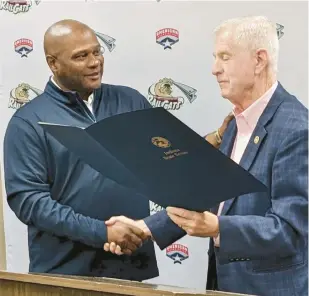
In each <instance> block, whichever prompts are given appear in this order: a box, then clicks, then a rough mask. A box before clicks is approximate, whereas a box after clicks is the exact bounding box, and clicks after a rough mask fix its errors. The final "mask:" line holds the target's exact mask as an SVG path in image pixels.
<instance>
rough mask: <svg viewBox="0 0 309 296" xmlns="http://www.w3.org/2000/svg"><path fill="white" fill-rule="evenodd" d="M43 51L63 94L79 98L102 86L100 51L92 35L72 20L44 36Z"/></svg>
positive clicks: (55, 26)
mask: <svg viewBox="0 0 309 296" xmlns="http://www.w3.org/2000/svg"><path fill="white" fill-rule="evenodd" d="M44 51H45V56H46V61H47V63H48V65H49V68H50V69H51V71H52V72H53V74H54V79H55V81H56V82H57V84H58V85H59V86H60V87H61V88H62V89H63V90H71V91H77V92H78V93H79V94H80V95H81V97H82V98H88V96H89V94H90V93H91V92H92V91H93V90H94V89H96V88H98V87H100V86H101V78H102V75H103V64H104V57H103V49H102V46H101V45H100V43H99V41H98V38H97V36H96V34H95V32H94V31H93V30H92V29H91V28H89V27H88V26H87V25H85V24H83V23H81V22H78V21H75V20H69V19H68V20H61V21H59V22H57V23H55V24H53V25H52V26H50V27H49V28H48V29H47V31H46V33H45V35H44Z"/></svg>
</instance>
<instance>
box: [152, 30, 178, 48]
mask: <svg viewBox="0 0 309 296" xmlns="http://www.w3.org/2000/svg"><path fill="white" fill-rule="evenodd" d="M156 41H157V43H158V44H161V45H162V46H163V47H164V49H167V48H168V49H172V46H173V45H174V44H175V43H176V42H178V41H179V32H178V30H176V29H172V28H164V29H161V30H159V31H157V32H156Z"/></svg>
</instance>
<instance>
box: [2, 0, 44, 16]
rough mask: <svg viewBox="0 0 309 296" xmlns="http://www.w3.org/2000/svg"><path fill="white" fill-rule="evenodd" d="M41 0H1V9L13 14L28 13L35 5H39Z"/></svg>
mask: <svg viewBox="0 0 309 296" xmlns="http://www.w3.org/2000/svg"><path fill="white" fill-rule="evenodd" d="M40 2H41V0H35V1H33V0H32V1H31V0H10V1H0V10H6V11H9V12H12V13H13V14H18V13H26V12H28V11H29V10H30V8H31V7H32V6H33V5H34V3H35V4H36V5H39V4H40Z"/></svg>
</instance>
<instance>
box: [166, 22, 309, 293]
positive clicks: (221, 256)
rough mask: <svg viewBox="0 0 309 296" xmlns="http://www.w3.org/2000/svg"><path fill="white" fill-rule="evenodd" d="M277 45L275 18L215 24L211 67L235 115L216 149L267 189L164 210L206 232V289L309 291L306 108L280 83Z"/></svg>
mask: <svg viewBox="0 0 309 296" xmlns="http://www.w3.org/2000/svg"><path fill="white" fill-rule="evenodd" d="M278 49H279V44H278V39H277V35H276V27H275V24H272V23H270V22H269V21H268V20H267V19H266V18H264V17H248V18H240V19H232V20H228V21H226V22H224V23H223V24H221V25H220V26H219V27H218V28H217V30H216V42H215V52H214V57H215V60H214V66H213V74H214V75H215V76H216V77H217V80H218V83H219V85H220V88H221V93H222V96H223V97H224V98H226V99H228V100H229V101H230V102H231V103H232V104H233V105H234V110H233V112H234V115H235V119H234V120H233V121H232V122H231V123H230V124H229V127H228V128H227V130H226V131H225V134H224V137H223V140H222V143H221V146H220V150H221V151H222V152H223V153H224V154H226V155H229V156H230V157H231V158H232V159H233V160H234V161H235V162H237V163H239V164H240V165H241V166H242V167H244V168H245V169H246V170H248V171H250V172H251V174H253V175H254V176H255V177H256V178H258V179H259V180H261V181H262V182H263V183H264V184H265V185H267V187H268V188H269V192H268V193H267V194H264V193H254V194H247V195H244V196H239V197H235V198H233V199H231V200H228V201H226V202H224V203H221V204H220V205H219V206H218V207H217V208H215V209H212V212H213V213H210V212H204V213H202V214H201V213H195V212H189V211H186V210H184V209H175V208H168V209H167V212H168V215H169V217H170V218H171V219H172V220H173V221H174V222H175V223H176V224H178V225H179V226H181V227H182V228H183V229H184V230H185V231H186V232H187V233H188V234H189V235H193V236H204V237H211V240H210V250H209V271H208V281H207V283H208V288H209V289H218V290H223V291H230V292H239V293H248V294H255V295H265V296H272V295H273V296H275V295H276V296H291V295H295V296H296V295H297V296H305V295H308V265H307V260H308V259H307V258H308V238H307V235H308V110H307V109H306V108H305V107H304V106H303V105H302V104H301V103H300V102H299V101H298V100H297V99H296V98H295V97H294V96H293V95H291V94H289V93H288V92H287V91H286V90H285V89H284V88H283V86H282V85H281V84H280V83H279V82H277V75H276V72H277V60H278ZM206 177H207V176H206Z"/></svg>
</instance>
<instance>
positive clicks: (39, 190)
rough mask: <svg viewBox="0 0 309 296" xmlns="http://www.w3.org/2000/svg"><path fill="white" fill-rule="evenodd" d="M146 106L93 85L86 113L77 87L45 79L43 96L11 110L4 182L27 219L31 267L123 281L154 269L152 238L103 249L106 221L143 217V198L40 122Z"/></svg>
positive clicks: (87, 121)
mask: <svg viewBox="0 0 309 296" xmlns="http://www.w3.org/2000/svg"><path fill="white" fill-rule="evenodd" d="M144 108H151V105H150V104H149V103H148V101H147V100H146V99H145V98H144V97H143V96H142V95H141V94H140V93H139V92H138V91H136V90H134V89H132V88H129V87H125V86H116V85H109V84H102V86H101V88H99V89H97V90H95V91H94V101H93V114H92V113H91V111H90V110H89V109H88V108H87V106H86V105H85V103H84V102H83V101H82V100H81V98H80V97H79V96H78V95H77V94H76V93H74V92H64V91H62V90H60V89H59V88H57V86H55V85H54V84H53V83H52V82H51V81H49V82H48V83H47V85H46V88H45V90H44V92H43V93H42V94H41V95H39V96H38V97H36V98H35V99H33V100H32V101H30V102H29V103H27V104H26V105H24V106H23V107H21V108H20V109H18V110H17V111H16V112H15V114H14V115H13V117H12V118H11V120H10V122H9V124H8V127H7V130H6V134H5V139H4V169H5V186H6V192H7V200H8V204H9V206H10V208H11V209H12V210H13V211H14V213H15V214H16V216H17V217H18V218H19V219H20V220H21V221H22V222H23V223H25V224H26V225H27V226H28V243H29V257H30V266H29V271H30V272H39V273H55V274H70V275H83V276H104V277H114V278H119V279H129V280H144V279H149V278H153V277H156V276H158V268H157V263H156V258H155V252H154V246H153V242H152V241H149V242H146V243H145V244H144V245H143V246H142V247H141V248H140V249H139V250H137V251H136V252H135V253H134V254H133V255H132V256H126V255H123V256H117V255H114V254H112V253H110V252H105V251H104V250H103V245H104V243H105V242H106V241H107V232H106V226H105V223H104V221H105V220H107V219H109V218H110V217H111V216H115V215H125V216H127V217H130V218H132V219H142V218H144V217H147V216H149V202H148V201H147V199H145V198H141V197H140V196H138V194H136V193H135V192H133V191H132V190H129V189H128V188H125V187H123V186H121V185H119V184H117V183H115V182H114V181H112V180H110V179H108V178H105V177H104V176H103V175H101V174H99V173H98V172H97V171H95V170H94V169H92V168H91V167H90V166H88V165H87V164H85V163H84V162H82V161H81V160H80V159H78V157H77V156H75V155H73V154H72V153H70V152H69V151H68V150H67V149H66V148H65V147H64V146H62V145H61V144H60V143H59V142H57V141H56V140H55V139H54V138H52V137H51V136H50V135H48V134H46V133H45V132H44V131H43V129H42V127H41V126H40V125H39V124H38V122H40V121H43V122H49V123H55V124H66V125H72V126H79V127H87V126H89V125H91V124H93V123H94V122H95V121H99V120H102V119H104V118H107V117H109V116H113V115H116V114H119V113H123V112H129V111H134V110H138V109H144ZM124 128H125V127H124ZM141 128H142V127H141ZM115 136H117V135H115ZM97 157H100V156H99V155H98V156H97Z"/></svg>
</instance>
